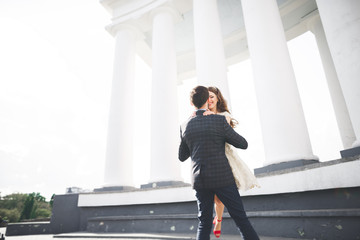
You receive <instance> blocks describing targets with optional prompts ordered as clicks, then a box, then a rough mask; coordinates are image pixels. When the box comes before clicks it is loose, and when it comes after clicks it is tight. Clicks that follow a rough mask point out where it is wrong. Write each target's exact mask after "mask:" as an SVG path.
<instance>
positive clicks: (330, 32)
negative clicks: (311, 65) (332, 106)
mask: <svg viewBox="0 0 360 240" xmlns="http://www.w3.org/2000/svg"><path fill="white" fill-rule="evenodd" d="M316 3H317V5H318V8H319V13H320V18H321V21H322V24H323V26H324V31H325V35H326V39H327V42H328V44H329V48H330V52H331V55H332V58H333V60H334V64H335V68H336V72H337V74H338V78H339V81H340V85H341V88H342V91H343V94H344V98H345V102H346V105H347V108H348V111H349V115H350V119H351V122H352V126H353V129H354V132H355V136H356V141H355V142H354V143H353V147H359V146H360V111H359V109H360V107H359V106H360V21H359V19H360V1H359V0H342V1H339V0H316Z"/></svg>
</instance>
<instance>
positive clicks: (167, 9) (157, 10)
mask: <svg viewBox="0 0 360 240" xmlns="http://www.w3.org/2000/svg"><path fill="white" fill-rule="evenodd" d="M164 12H167V13H170V14H171V16H172V17H173V20H174V23H178V22H180V21H181V20H183V16H182V14H181V13H180V12H179V11H178V10H177V9H176V8H175V7H173V6H171V5H164V6H160V7H158V8H155V9H153V10H152V11H151V12H150V14H149V19H150V21H153V19H154V17H155V16H156V15H157V14H159V13H164Z"/></svg>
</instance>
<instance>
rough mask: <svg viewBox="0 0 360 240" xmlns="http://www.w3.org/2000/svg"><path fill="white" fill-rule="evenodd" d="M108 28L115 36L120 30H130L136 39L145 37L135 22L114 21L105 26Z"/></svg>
mask: <svg viewBox="0 0 360 240" xmlns="http://www.w3.org/2000/svg"><path fill="white" fill-rule="evenodd" d="M105 28H106V30H107V31H108V32H109V33H110V34H111V35H112V36H113V37H115V36H116V34H117V33H118V32H119V31H122V30H130V31H131V32H132V33H133V35H134V40H136V41H140V40H144V39H145V35H144V34H143V33H142V31H140V29H139V28H138V27H137V26H136V25H135V24H133V23H113V24H110V25H108V26H106V27H105Z"/></svg>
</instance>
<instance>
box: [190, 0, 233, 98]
mask: <svg viewBox="0 0 360 240" xmlns="http://www.w3.org/2000/svg"><path fill="white" fill-rule="evenodd" d="M193 12H194V38H195V53H196V57H195V58H196V73H197V79H198V83H199V85H203V86H206V87H208V86H215V87H218V88H219V89H220V90H221V92H222V94H223V95H224V97H225V99H226V100H227V101H228V103H230V94H229V87H228V81H227V68H226V60H225V52H224V43H223V37H222V32H221V27H220V19H219V13H218V8H217V3H216V0H194V1H193Z"/></svg>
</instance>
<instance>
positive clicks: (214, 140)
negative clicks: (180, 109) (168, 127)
mask: <svg viewBox="0 0 360 240" xmlns="http://www.w3.org/2000/svg"><path fill="white" fill-rule="evenodd" d="M203 113H204V110H198V111H197V112H196V116H195V117H194V118H191V119H190V120H189V121H188V122H187V123H185V124H183V125H182V126H181V129H180V134H181V143H180V146H179V159H180V161H182V162H183V161H185V160H186V159H188V158H189V157H190V156H191V160H192V161H191V162H192V184H193V188H194V189H204V188H221V187H225V186H229V185H231V184H235V180H234V177H233V174H232V171H231V168H230V165H229V162H228V160H227V158H226V155H225V142H227V143H229V144H231V145H233V146H234V147H237V148H242V149H246V148H247V146H248V144H247V141H246V140H245V138H243V137H242V136H240V135H239V134H238V133H236V132H235V131H234V130H233V129H232V127H231V126H230V125H229V124H228V123H227V121H226V118H225V117H224V116H222V115H215V114H214V115H208V116H203Z"/></svg>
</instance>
